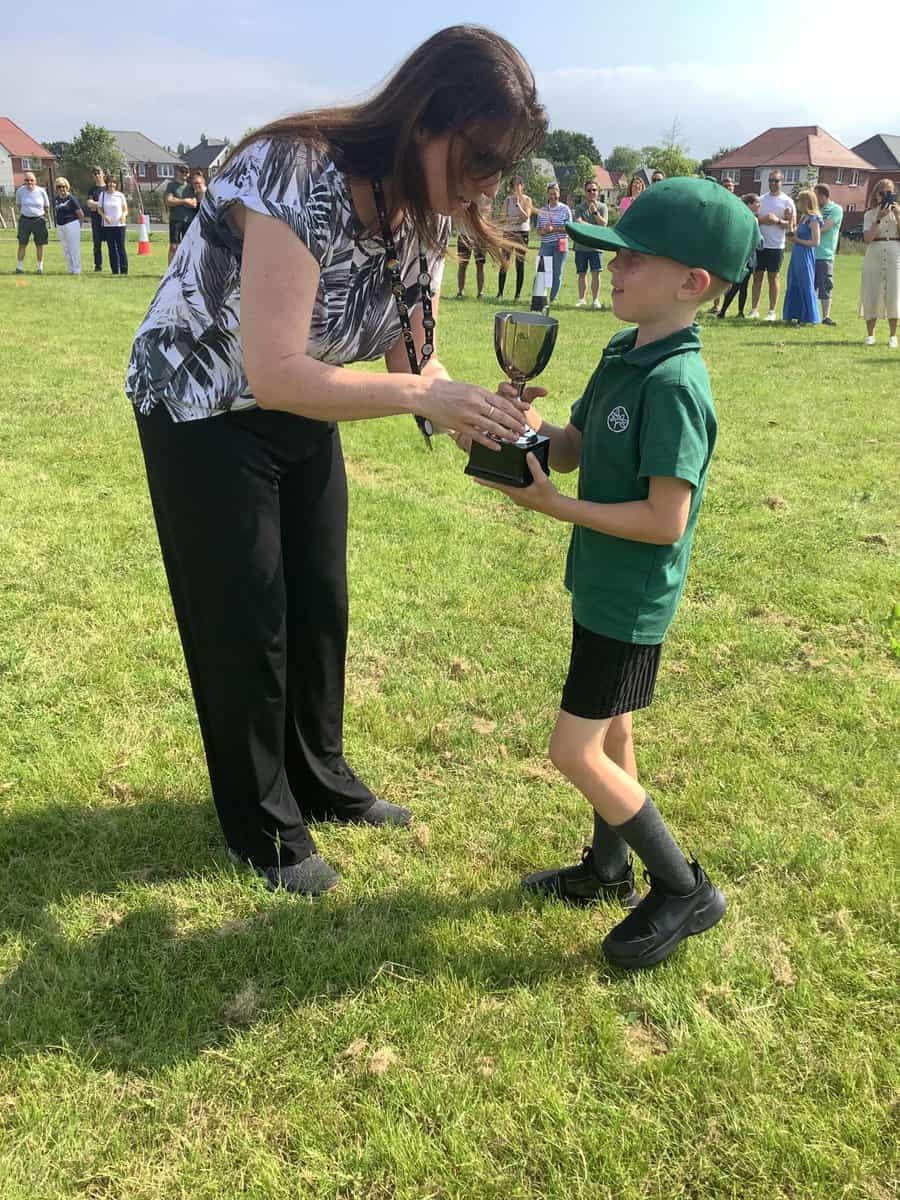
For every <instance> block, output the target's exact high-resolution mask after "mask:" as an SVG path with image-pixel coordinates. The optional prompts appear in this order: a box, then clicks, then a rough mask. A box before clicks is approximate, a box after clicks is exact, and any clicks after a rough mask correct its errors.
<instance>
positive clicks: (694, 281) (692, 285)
mask: <svg viewBox="0 0 900 1200" xmlns="http://www.w3.org/2000/svg"><path fill="white" fill-rule="evenodd" d="M712 281H713V278H712V275H710V273H709V271H707V270H704V268H703V267H691V269H690V270H689V271H688V273H687V275H685V277H684V280H683V282H682V284H681V294H682V296H683V297H684V299H685V300H702V299H703V297H704V295H705V294H706V293H707V292H708V291H709V288H710V285H711V284H712Z"/></svg>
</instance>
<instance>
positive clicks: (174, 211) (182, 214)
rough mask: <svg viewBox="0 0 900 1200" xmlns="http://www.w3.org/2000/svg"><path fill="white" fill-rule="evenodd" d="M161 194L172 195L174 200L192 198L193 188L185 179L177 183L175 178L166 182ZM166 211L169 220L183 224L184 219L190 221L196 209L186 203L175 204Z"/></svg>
mask: <svg viewBox="0 0 900 1200" xmlns="http://www.w3.org/2000/svg"><path fill="white" fill-rule="evenodd" d="M163 195H164V196H174V197H175V199H176V200H193V199H194V189H193V188H192V187H191V185H190V184H189V183H188V181H187V180H185V181H184V183H179V182H178V180H177V179H173V180H171V182H169V183H167V184H166V190H165V192H164V193H163ZM167 211H168V214H169V220H170V221H175V222H176V224H182V225H183V224H184V223H185V222H186V221H190V219H191V218H192V217H193V215H194V213H195V212H196V211H197V210H196V209H195V208H188V206H187V205H186V204H176V205H175V206H174V207H173V208H170V209H168V210H167Z"/></svg>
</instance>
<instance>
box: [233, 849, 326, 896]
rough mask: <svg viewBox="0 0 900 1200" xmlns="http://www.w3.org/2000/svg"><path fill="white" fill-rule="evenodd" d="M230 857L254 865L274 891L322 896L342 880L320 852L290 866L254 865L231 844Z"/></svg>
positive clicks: (235, 860)
mask: <svg viewBox="0 0 900 1200" xmlns="http://www.w3.org/2000/svg"><path fill="white" fill-rule="evenodd" d="M228 857H229V858H230V859H231V861H232V862H233V863H239V864H241V865H242V866H247V867H252V868H253V870H254V871H256V873H257V875H262V877H263V879H265V881H266V883H267V884H268V887H269V890H270V891H272V892H277V891H282V890H283V891H285V892H292V893H293V894H294V895H299V896H322V895H324V894H325V892H330V891H331V889H332V888H335V887H337V885H338V884H339V883H340V882H341V877H340V875H338V873H337V871H335V870H334V869H333V868H332V867H330V866H329V865H328V863H327V862H326V861H325V859H324V858H321V857H320V856H319V855H318V854H311V855H310V856H309V858H304V859H303V861H302V862H298V863H292V864H291V865H290V866H288V867H254V866H253V864H252V863H250V862H248V861H247V860H246V859H245V858H242V857H241V856H240V855H239V854H237V853H236V852H235V851H234V850H232V849H231V847H230V846H229V848H228Z"/></svg>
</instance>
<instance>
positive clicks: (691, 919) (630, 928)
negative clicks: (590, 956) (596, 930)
mask: <svg viewBox="0 0 900 1200" xmlns="http://www.w3.org/2000/svg"><path fill="white" fill-rule="evenodd" d="M691 867H692V868H693V871H694V875H695V877H696V880H697V886H696V887H695V888H694V890H693V891H692V892H688V894H687V895H686V896H679V895H677V894H675V893H673V892H669V891H667V890H666V888H665V886H664V885H663V884H661V883H660V881H659V880H658V879H654V878H653V876H652V875H647V876H646V879H647V882H648V883H649V884H650V891H649V892H648V893H647V895H646V896H645V897H644V899H643V900H642V901H641V902H640V904H639V905H638V906H637V908H636V909H635V910H634V911H633V912H631V913H629V914H628V916H627V917H626V918H625V920H624V921H620V922H619V924H618V925H616V927H615V928H614V929H611V930H610V931H609V933H608V934H607V935H606V937H605V938H604V939H603V953H604V955H605V956H606V958H607V960H608V961H609V962H611V963H612V964H613V966H615V967H625V968H627V969H629V970H632V969H635V968H639V967H652V966H653V965H654V964H655V963H659V962H662V961H663V959H664V958H668V957H669V955H670V954H671V953H672V951H673V950H674V949H675V948H676V946H678V944H679V943H680V942H683V941H684V939H685V938H686V937H690V936H691V935H692V934H694V933H703V931H704V930H705V929H710V928H712V926H713V925H715V924H716V922H717V921H720V920H721V919H722V917H723V916H724V914H725V897H724V896H723V895H722V893H721V892H720V891H719V889H718V888H717V887H713V885H712V884H711V883H710V882H709V880H708V879H707V877H706V872H705V871H704V870H703V868H702V867H701V866H700V864H699V863H698V862H697V860H696V859H693V861H692V862H691Z"/></svg>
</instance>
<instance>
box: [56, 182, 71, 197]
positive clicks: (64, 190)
mask: <svg viewBox="0 0 900 1200" xmlns="http://www.w3.org/2000/svg"><path fill="white" fill-rule="evenodd" d="M56 194H57V196H59V198H60V200H65V198H66V196H68V194H69V185H68V184H67V183H58V184H57V185H56Z"/></svg>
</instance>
